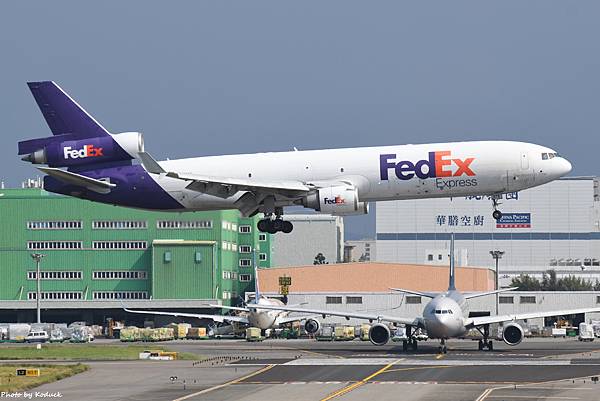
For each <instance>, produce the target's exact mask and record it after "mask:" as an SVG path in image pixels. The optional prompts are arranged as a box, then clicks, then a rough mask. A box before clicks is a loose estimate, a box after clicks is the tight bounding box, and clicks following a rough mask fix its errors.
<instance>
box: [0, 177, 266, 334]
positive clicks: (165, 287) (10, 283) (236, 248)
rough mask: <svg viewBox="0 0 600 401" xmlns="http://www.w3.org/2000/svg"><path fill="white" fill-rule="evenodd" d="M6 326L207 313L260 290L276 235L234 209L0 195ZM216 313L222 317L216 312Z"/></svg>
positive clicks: (31, 192)
mask: <svg viewBox="0 0 600 401" xmlns="http://www.w3.org/2000/svg"><path fill="white" fill-rule="evenodd" d="M0 223H1V227H2V229H1V230H0V277H1V279H0V322H32V321H35V308H36V295H37V291H36V286H37V279H36V275H37V273H36V265H35V261H34V260H33V258H32V257H31V255H32V254H33V253H40V254H43V255H45V256H44V257H43V258H42V260H41V264H40V266H41V268H40V271H41V273H40V277H41V280H40V282H41V297H40V298H41V308H42V321H45V322H72V321H77V320H85V321H87V322H89V323H91V322H94V323H100V322H102V321H104V319H106V318H107V317H113V318H120V319H122V318H127V320H129V321H131V320H134V321H135V320H136V319H137V320H139V319H143V316H142V315H135V316H131V315H127V316H126V315H125V314H124V311H123V310H122V303H125V304H126V306H128V307H132V308H144V309H146V308H151V309H153V310H168V311H188V312H191V311H199V310H201V309H202V312H204V313H206V312H207V311H208V309H207V305H208V304H223V305H232V304H237V303H239V302H240V297H242V298H243V297H244V294H245V292H246V291H253V290H254V263H255V262H256V263H258V265H259V266H260V267H270V261H271V252H270V248H271V246H270V237H269V235H268V234H263V233H259V232H258V230H256V218H242V217H241V216H240V213H239V212H238V211H237V210H225V211H211V212H195V213H191V212H188V213H170V212H154V211H144V210H136V209H129V208H122V207H116V206H110V205H104V204H99V203H94V202H90V201H85V200H80V199H77V198H71V197H66V196H58V195H53V194H50V193H48V192H46V191H44V190H42V189H39V188H26V189H1V190H0ZM213 312H219V311H218V310H217V311H213Z"/></svg>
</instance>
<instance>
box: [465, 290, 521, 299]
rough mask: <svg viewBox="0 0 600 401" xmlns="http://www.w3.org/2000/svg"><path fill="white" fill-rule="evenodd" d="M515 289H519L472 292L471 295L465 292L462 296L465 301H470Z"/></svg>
mask: <svg viewBox="0 0 600 401" xmlns="http://www.w3.org/2000/svg"><path fill="white" fill-rule="evenodd" d="M517 289H519V287H510V288H502V289H500V290H495V291H485V292H472V293H468V292H467V293H465V294H463V295H464V297H465V299H471V298H478V297H484V296H486V295H492V294H499V293H501V292H506V291H514V290H517Z"/></svg>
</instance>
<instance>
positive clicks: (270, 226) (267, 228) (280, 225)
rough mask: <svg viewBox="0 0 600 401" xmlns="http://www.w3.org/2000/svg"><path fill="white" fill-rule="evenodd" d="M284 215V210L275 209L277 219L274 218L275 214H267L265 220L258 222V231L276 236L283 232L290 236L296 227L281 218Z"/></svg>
mask: <svg viewBox="0 0 600 401" xmlns="http://www.w3.org/2000/svg"><path fill="white" fill-rule="evenodd" d="M282 214H283V210H281V209H280V208H276V209H275V218H273V213H265V218H264V219H262V220H259V221H258V224H257V225H256V227H257V228H258V231H260V232H263V233H269V234H275V233H277V232H283V233H286V234H289V233H291V232H292V230H293V229H294V225H293V224H292V223H291V222H289V221H285V220H283V219H282V218H281V215H282Z"/></svg>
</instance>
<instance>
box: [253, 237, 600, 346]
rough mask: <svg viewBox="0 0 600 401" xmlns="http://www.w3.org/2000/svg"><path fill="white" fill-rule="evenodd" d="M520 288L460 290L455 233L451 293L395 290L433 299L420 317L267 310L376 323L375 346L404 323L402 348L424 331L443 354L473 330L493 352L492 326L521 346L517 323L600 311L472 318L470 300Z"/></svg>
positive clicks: (371, 334) (372, 331) (371, 336)
mask: <svg viewBox="0 0 600 401" xmlns="http://www.w3.org/2000/svg"><path fill="white" fill-rule="evenodd" d="M515 289H516V288H504V289H499V290H495V291H486V292H473V293H462V292H460V291H459V290H457V289H456V286H455V275H454V234H452V235H451V237H450V274H449V284H448V290H447V291H445V292H443V293H430V292H420V291H412V290H406V289H399V288H392V289H391V290H392V291H399V292H404V293H407V294H414V295H418V296H421V297H425V298H431V301H429V302H428V303H427V304H426V305H425V308H424V309H423V314H422V315H421V316H416V317H406V318H405V317H396V316H386V315H377V314H372V313H371V314H370V313H362V312H350V313H348V312H341V311H333V310H320V309H304V308H296V307H286V306H268V307H265V308H266V309H276V310H285V311H288V312H298V313H308V314H315V315H322V316H323V318H325V317H326V316H341V317H345V318H346V319H350V318H355V319H364V320H368V321H369V322H371V323H372V322H376V324H374V325H373V326H371V329H370V330H369V339H370V340H371V342H372V343H373V344H375V345H385V344H387V342H388V341H389V339H390V336H391V333H390V326H389V324H394V325H397V324H403V325H405V327H406V333H407V340H404V341H403V344H402V348H403V350H404V351H406V350H408V347H409V345H410V346H411V348H412V349H413V350H416V349H417V341H416V338H415V337H414V335H413V331H412V329H423V330H425V331H426V332H427V335H428V336H429V338H433V339H439V340H440V342H441V344H440V348H439V350H440V352H441V353H446V352H447V347H446V340H447V339H450V338H456V337H461V336H463V335H464V334H466V333H467V332H468V331H469V330H471V329H476V330H478V331H479V332H480V333H481V335H482V337H483V338H482V339H480V340H479V350H480V351H482V350H485V349H486V348H487V349H488V350H489V351H492V350H493V343H492V340H490V339H489V336H490V330H489V327H490V325H491V324H493V323H501V324H503V332H502V339H503V340H504V342H505V343H506V344H508V345H518V344H520V343H521V341H522V340H523V335H524V332H523V328H522V327H521V326H520V325H519V324H518V323H517V320H524V319H535V318H541V317H550V316H564V315H575V314H580V313H591V312H600V308H598V307H596V308H580V309H564V310H555V311H547V312H530V313H516V314H508V315H498V316H473V317H471V316H469V310H468V307H469V305H468V303H467V300H469V299H472V298H476V297H482V296H485V295H491V294H497V293H500V292H505V291H512V290H515Z"/></svg>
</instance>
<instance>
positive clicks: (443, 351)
mask: <svg viewBox="0 0 600 401" xmlns="http://www.w3.org/2000/svg"><path fill="white" fill-rule="evenodd" d="M439 351H440V354H447V353H448V347H446V340H445V339H444V338H442V339H441V341H440V348H439Z"/></svg>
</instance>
